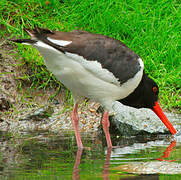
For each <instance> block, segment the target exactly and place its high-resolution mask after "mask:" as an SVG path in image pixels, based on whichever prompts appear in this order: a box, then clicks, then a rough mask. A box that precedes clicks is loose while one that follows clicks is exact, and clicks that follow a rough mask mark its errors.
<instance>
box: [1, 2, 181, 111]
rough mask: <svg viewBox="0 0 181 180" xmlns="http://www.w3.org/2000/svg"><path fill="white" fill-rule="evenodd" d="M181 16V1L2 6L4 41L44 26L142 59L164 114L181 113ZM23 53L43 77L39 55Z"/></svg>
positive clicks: (15, 3) (14, 3) (20, 51)
mask: <svg viewBox="0 0 181 180" xmlns="http://www.w3.org/2000/svg"><path fill="white" fill-rule="evenodd" d="M180 15H181V6H180V3H179V1H178V0H172V1H170V0H162V1H161V0H142V1H140V0H86V1H84V0H62V1H58V0H52V1H46V0H39V1H36V0H29V1H25V0H1V1H0V20H1V24H3V25H4V26H5V27H6V31H1V33H0V35H1V36H6V35H7V34H8V36H10V37H27V35H26V34H25V33H24V31H23V28H24V27H26V28H33V27H35V26H40V27H46V28H50V29H52V30H60V31H71V30H73V29H81V30H87V31H91V32H94V33H99V34H105V35H108V36H110V37H114V38H116V39H119V40H121V41H122V42H124V43H125V44H126V45H127V46H128V47H130V48H131V49H132V50H134V51H135V52H136V53H137V54H138V55H140V56H141V57H142V59H143V60H144V63H145V70H146V72H147V73H148V74H149V76H151V77H152V78H153V79H154V80H155V81H156V82H157V83H158V84H159V86H160V97H161V98H160V99H161V102H162V103H163V104H164V106H165V108H168V109H173V108H175V109H178V110H179V111H181V60H180V59H181V53H180V44H179V43H180V39H181V37H180V29H181V25H180V18H181V17H180ZM18 50H19V53H20V54H21V56H23V57H24V60H25V61H28V62H29V63H30V64H31V66H30V67H32V71H33V72H34V73H35V72H36V71H35V69H36V68H34V65H33V64H34V62H36V66H38V67H39V68H40V69H39V71H40V72H41V71H42V70H41V66H42V65H43V62H42V60H40V61H39V59H41V58H40V57H39V56H38V53H36V55H34V53H33V54H32V53H29V52H28V51H27V50H25V47H24V46H18ZM29 51H32V50H29ZM35 59H37V60H38V62H37V61H35ZM43 71H45V72H46V73H43V74H42V75H40V77H38V78H39V79H40V80H39V81H41V79H43V78H45V77H46V78H47V80H46V81H48V79H49V73H48V72H47V71H46V70H43ZM35 74H36V73H35ZM46 81H43V82H44V83H45V82H46ZM44 83H43V84H44ZM39 85H40V84H39ZM41 86H42V83H41Z"/></svg>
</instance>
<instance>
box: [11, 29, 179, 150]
mask: <svg viewBox="0 0 181 180" xmlns="http://www.w3.org/2000/svg"><path fill="white" fill-rule="evenodd" d="M26 31H27V32H28V34H29V35H30V36H31V39H16V40H12V41H14V42H17V43H23V44H28V45H32V46H33V47H35V48H36V49H38V51H39V52H40V54H41V55H42V56H43V57H44V61H45V64H46V66H47V68H48V69H49V70H50V71H51V72H52V73H53V74H54V75H55V77H56V78H57V79H58V80H59V81H60V82H61V83H63V84H64V85H65V86H66V87H67V88H68V89H69V90H70V91H71V92H72V95H73V97H74V101H75V106H74V108H73V112H72V114H71V119H72V122H73V126H74V129H75V136H76V141H77V145H78V147H79V148H82V147H83V145H82V142H81V137H80V134H79V130H78V122H79V118H78V113H77V109H78V102H79V100H80V99H82V98H84V97H86V98H88V99H92V100H94V101H96V102H99V103H100V104H102V106H104V108H105V111H104V114H103V117H102V125H103V129H104V132H105V136H106V140H107V145H108V147H112V142H111V138H110V134H109V125H110V124H109V112H111V110H112V107H111V106H112V103H113V102H115V101H116V100H117V101H120V102H121V103H123V104H125V105H128V106H132V107H135V108H142V107H144V108H150V109H152V110H153V111H154V112H155V113H156V114H157V116H158V117H159V118H160V119H161V120H162V121H163V123H164V124H165V125H166V127H167V128H168V129H169V131H170V132H171V133H172V134H175V133H176V130H175V129H174V127H173V126H172V124H171V123H170V122H169V120H168V119H167V117H166V116H165V115H164V113H163V111H162V109H161V108H160V106H159V105H158V102H157V100H158V93H159V89H158V85H157V84H156V83H155V82H154V81H153V80H152V79H150V78H149V77H148V76H147V75H146V74H145V72H144V64H143V61H142V60H141V58H140V57H139V56H138V55H137V54H136V53H135V52H133V51H132V50H131V49H129V48H128V47H127V46H126V45H125V44H123V43H122V42H120V41H119V40H116V39H114V38H110V37H107V36H104V35H100V34H93V33H90V32H86V31H79V30H74V31H72V32H60V31H51V30H48V29H42V28H35V29H33V30H26Z"/></svg>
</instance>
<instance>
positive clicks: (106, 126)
mask: <svg viewBox="0 0 181 180" xmlns="http://www.w3.org/2000/svg"><path fill="white" fill-rule="evenodd" d="M102 126H103V129H104V133H105V135H106V141H107V146H108V148H109V147H112V142H111V137H110V134H109V126H110V123H109V112H104V114H103V117H102Z"/></svg>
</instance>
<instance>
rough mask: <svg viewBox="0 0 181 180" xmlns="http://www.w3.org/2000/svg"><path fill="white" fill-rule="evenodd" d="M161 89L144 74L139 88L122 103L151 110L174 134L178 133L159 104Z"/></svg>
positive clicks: (122, 100)
mask: <svg viewBox="0 0 181 180" xmlns="http://www.w3.org/2000/svg"><path fill="white" fill-rule="evenodd" d="M158 94H159V88H158V85H157V84H156V82H155V81H154V80H153V79H151V78H149V77H148V76H147V75H146V74H145V73H143V77H142V80H141V82H140V84H139V85H138V87H137V88H136V89H135V90H134V92H133V93H131V94H130V95H129V96H127V97H126V98H124V99H121V100H120V102H121V103H123V104H124V105H127V106H131V107H135V108H149V109H151V110H152V111H153V112H154V113H155V114H156V115H157V116H158V117H159V118H160V119H161V120H162V122H163V123H164V124H165V126H166V127H167V128H168V129H169V131H170V132H171V133H172V134H175V133H176V130H175V129H174V127H173V126H172V124H171V123H170V122H169V120H168V119H167V117H166V116H165V114H164V113H163V111H162V109H161V107H160V106H159V104H158Z"/></svg>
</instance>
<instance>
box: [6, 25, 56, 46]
mask: <svg viewBox="0 0 181 180" xmlns="http://www.w3.org/2000/svg"><path fill="white" fill-rule="evenodd" d="M24 31H26V32H27V33H28V34H29V35H30V36H31V39H9V40H10V41H13V42H16V43H23V44H31V45H33V44H35V43H36V42H37V41H38V40H42V41H43V40H45V39H46V35H47V34H54V32H53V31H51V30H48V29H44V28H39V27H35V28H34V29H26V28H24Z"/></svg>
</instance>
